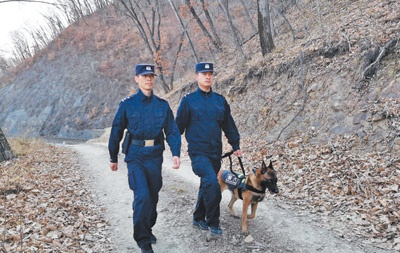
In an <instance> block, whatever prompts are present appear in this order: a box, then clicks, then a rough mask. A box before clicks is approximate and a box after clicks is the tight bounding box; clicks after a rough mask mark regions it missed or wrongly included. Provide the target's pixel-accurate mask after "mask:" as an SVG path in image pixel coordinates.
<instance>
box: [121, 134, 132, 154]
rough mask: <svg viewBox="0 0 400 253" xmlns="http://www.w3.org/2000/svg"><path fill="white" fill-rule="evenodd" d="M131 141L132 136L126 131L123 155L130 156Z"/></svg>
mask: <svg viewBox="0 0 400 253" xmlns="http://www.w3.org/2000/svg"><path fill="white" fill-rule="evenodd" d="M131 139H132V136H131V134H130V133H129V132H128V131H126V133H125V138H124V142H122V154H125V155H126V154H128V151H129V146H130V145H131Z"/></svg>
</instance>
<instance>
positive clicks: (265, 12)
mask: <svg viewBox="0 0 400 253" xmlns="http://www.w3.org/2000/svg"><path fill="white" fill-rule="evenodd" d="M257 4H258V30H259V34H260V45H261V52H262V55H263V56H265V55H266V54H268V53H270V52H271V51H272V50H273V49H274V48H275V45H274V40H273V39H272V30H271V17H270V11H269V0H257Z"/></svg>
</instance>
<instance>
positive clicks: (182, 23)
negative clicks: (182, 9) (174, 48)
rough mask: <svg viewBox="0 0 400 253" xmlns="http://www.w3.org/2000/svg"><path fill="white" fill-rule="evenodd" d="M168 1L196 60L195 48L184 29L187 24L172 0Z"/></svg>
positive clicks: (196, 60)
mask: <svg viewBox="0 0 400 253" xmlns="http://www.w3.org/2000/svg"><path fill="white" fill-rule="evenodd" d="M168 2H169V4H170V5H171V7H172V10H173V11H174V13H175V16H176V18H177V19H178V21H179V24H180V25H181V29H182V32H183V34H184V36H186V39H187V41H188V43H189V46H190V50H191V51H192V55H193V58H194V61H195V62H198V61H199V60H198V58H197V54H196V50H195V49H194V46H193V43H192V40H191V39H190V35H189V33H188V31H187V29H186V28H187V24H184V22H183V20H182V18H181V16H180V15H179V12H178V10H177V9H176V7H175V5H174V3H173V2H172V0H168ZM181 42H182V40H181ZM180 49H181V44H180V45H179V51H180ZM177 55H178V54H177Z"/></svg>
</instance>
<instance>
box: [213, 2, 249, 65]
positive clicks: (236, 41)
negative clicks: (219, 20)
mask: <svg viewBox="0 0 400 253" xmlns="http://www.w3.org/2000/svg"><path fill="white" fill-rule="evenodd" d="M218 2H219V3H220V5H221V8H222V10H223V12H224V14H225V16H226V18H227V20H228V24H229V26H228V27H229V30H230V32H231V35H232V36H233V44H234V45H235V49H236V51H237V52H239V55H240V57H241V58H242V59H246V55H245V54H244V52H243V49H242V46H241V41H242V38H241V35H240V33H239V31H238V29H237V28H236V27H235V25H234V24H233V21H232V17H231V15H230V13H229V2H228V0H218Z"/></svg>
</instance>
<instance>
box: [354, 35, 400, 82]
mask: <svg viewBox="0 0 400 253" xmlns="http://www.w3.org/2000/svg"><path fill="white" fill-rule="evenodd" d="M397 42H398V39H392V40H389V41H388V42H387V43H386V44H385V45H384V46H383V47H381V49H380V52H379V55H378V57H377V58H376V59H375V61H374V62H373V63H371V64H370V65H369V66H368V67H367V68H366V69H365V70H364V71H363V72H362V73H361V79H360V81H363V80H366V78H367V77H366V73H367V72H368V70H370V69H371V68H372V67H374V66H375V65H376V64H378V63H379V61H380V60H381V59H382V57H383V56H384V54H385V53H386V51H387V50H388V49H390V48H392V47H393V46H394V45H395V44H396V43H397Z"/></svg>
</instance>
